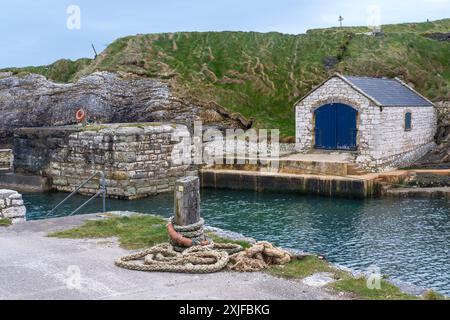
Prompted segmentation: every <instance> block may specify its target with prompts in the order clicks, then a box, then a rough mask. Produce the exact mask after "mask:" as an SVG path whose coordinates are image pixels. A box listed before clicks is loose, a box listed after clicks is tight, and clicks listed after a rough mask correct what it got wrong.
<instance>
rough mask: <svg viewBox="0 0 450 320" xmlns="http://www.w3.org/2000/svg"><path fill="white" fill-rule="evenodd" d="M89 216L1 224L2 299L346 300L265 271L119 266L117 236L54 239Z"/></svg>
mask: <svg viewBox="0 0 450 320" xmlns="http://www.w3.org/2000/svg"><path fill="white" fill-rule="evenodd" d="M93 217H95V216H93V215H85V216H75V217H67V218H58V219H51V220H46V221H31V222H26V223H22V224H17V225H14V226H11V227H7V228H5V227H0V299H344V298H345V297H344V296H341V295H338V294H336V293H333V292H330V291H328V290H327V289H324V288H317V287H313V286H308V285H307V284H304V283H302V282H301V281H290V280H284V279H278V278H275V277H272V276H269V275H267V274H264V273H237V272H228V271H224V272H219V273H215V274H207V275H194V274H172V273H148V272H139V271H130V270H125V269H121V268H118V267H116V266H115V265H114V263H113V262H114V260H115V259H116V258H117V257H119V256H122V255H126V254H129V251H127V250H124V249H122V248H120V247H119V246H118V245H117V241H116V240H115V239H101V240H100V239H97V240H93V239H83V240H73V239H56V238H49V237H46V234H47V233H48V232H51V231H55V230H62V229H67V228H71V227H74V226H77V225H80V224H81V223H82V222H83V221H84V220H85V219H87V218H93Z"/></svg>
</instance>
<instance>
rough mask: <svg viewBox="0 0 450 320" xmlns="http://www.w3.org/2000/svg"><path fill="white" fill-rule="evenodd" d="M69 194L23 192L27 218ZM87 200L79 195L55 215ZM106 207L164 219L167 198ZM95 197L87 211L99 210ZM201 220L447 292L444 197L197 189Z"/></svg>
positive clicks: (448, 225) (449, 212)
mask: <svg viewBox="0 0 450 320" xmlns="http://www.w3.org/2000/svg"><path fill="white" fill-rule="evenodd" d="M65 196H66V194H61V193H49V194H25V195H24V200H25V205H26V206H27V210H28V212H27V217H28V219H39V218H42V217H43V216H44V215H45V214H46V212H48V211H49V210H50V209H51V208H52V207H54V206H55V205H56V204H57V203H58V202H59V201H60V200H62V199H63V198H64V197H65ZM86 199H87V198H86V197H82V196H76V198H75V200H74V201H72V202H71V205H70V206H66V207H65V208H62V209H61V210H59V214H63V213H64V212H70V211H72V210H70V209H73V208H75V206H76V205H77V204H81V203H82V202H83V201H85V200H86ZM107 206H108V210H129V211H137V212H143V213H154V214H160V215H163V216H166V217H167V216H169V215H170V214H171V212H172V208H173V197H172V194H164V195H159V196H156V197H153V198H148V199H142V200H137V201H133V202H129V201H120V200H108V201H107ZM100 208H101V202H100V200H96V201H95V203H94V204H92V205H91V206H89V207H88V208H86V210H85V211H84V213H88V212H98V211H99V209H100ZM202 215H203V216H204V217H205V219H206V220H207V223H208V224H209V225H211V226H214V227H219V228H223V229H228V230H232V231H235V232H240V233H242V234H244V235H246V236H250V237H253V238H255V239H257V240H258V239H259V240H268V241H271V242H274V243H275V244H277V245H279V246H283V247H287V248H294V249H300V250H304V251H308V252H313V253H318V254H323V255H325V256H326V257H327V259H328V260H329V261H331V262H334V263H338V264H340V265H343V266H346V267H349V268H351V269H354V270H358V271H366V269H367V268H368V267H369V266H371V265H375V266H377V267H379V268H380V269H381V273H383V274H386V275H389V276H390V277H391V278H393V279H397V280H401V281H405V282H409V283H413V284H415V285H418V286H421V287H427V288H433V289H435V290H438V291H440V292H442V293H445V294H447V295H450V254H449V247H450V202H449V201H448V200H444V199H441V200H440V199H433V200H428V199H426V200H425V199H424V200H422V199H401V200H399V199H368V200H346V199H329V198H321V197H307V196H299V195H295V194H278V193H254V192H246V191H230V190H217V191H216V190H209V189H206V190H202Z"/></svg>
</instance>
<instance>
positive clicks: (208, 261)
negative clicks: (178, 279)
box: [115, 217, 291, 273]
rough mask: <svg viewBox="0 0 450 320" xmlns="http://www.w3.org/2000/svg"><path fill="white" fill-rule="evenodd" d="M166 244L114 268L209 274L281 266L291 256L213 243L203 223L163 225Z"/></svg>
mask: <svg viewBox="0 0 450 320" xmlns="http://www.w3.org/2000/svg"><path fill="white" fill-rule="evenodd" d="M167 230H168V234H169V239H170V243H163V244H159V245H156V246H154V247H152V248H150V249H147V250H144V251H141V252H138V253H135V254H131V255H128V256H125V257H122V258H119V259H117V260H116V262H115V264H116V265H117V266H118V267H121V268H125V269H130V270H138V271H159V272H182V273H212V272H218V271H220V270H223V269H225V268H227V269H229V270H236V271H244V272H246V271H259V270H262V269H264V268H267V267H268V266H270V265H272V264H285V263H287V262H289V261H290V259H291V254H290V253H288V252H287V251H284V250H282V249H279V248H276V247H274V246H273V245H272V244H270V243H268V242H257V243H256V244H255V245H254V246H252V247H251V248H249V249H247V250H245V251H244V249H243V247H242V246H241V245H239V244H235V243H214V242H213V241H212V240H211V239H208V238H207V237H206V236H205V235H204V220H203V219H200V221H198V222H196V223H194V224H190V225H186V226H178V225H176V224H174V218H173V217H171V218H170V219H169V223H168V224H167Z"/></svg>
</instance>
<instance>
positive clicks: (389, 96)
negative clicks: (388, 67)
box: [340, 76, 433, 107]
mask: <svg viewBox="0 0 450 320" xmlns="http://www.w3.org/2000/svg"><path fill="white" fill-rule="evenodd" d="M340 77H341V78H343V79H344V80H346V81H347V82H349V83H350V84H352V85H353V86H354V87H356V88H357V89H359V90H360V91H361V92H362V93H364V94H365V95H366V96H367V97H369V98H372V99H373V100H375V101H376V102H378V104H379V105H380V106H389V107H403V106H409V107H422V106H423V107H432V106H433V103H432V102H431V101H430V100H428V99H426V98H424V97H423V96H421V95H420V94H419V93H418V92H416V91H415V90H413V89H412V88H410V87H409V86H407V85H406V84H404V83H403V82H402V81H400V80H399V79H384V78H369V77H355V76H340Z"/></svg>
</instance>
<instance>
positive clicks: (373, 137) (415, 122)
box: [296, 77, 436, 172]
mask: <svg viewBox="0 0 450 320" xmlns="http://www.w3.org/2000/svg"><path fill="white" fill-rule="evenodd" d="M327 103H344V104H347V105H350V106H352V107H353V108H355V109H356V110H357V111H358V116H357V129H358V134H357V146H358V150H357V152H356V153H355V158H356V160H355V161H356V163H357V164H358V165H359V166H360V167H361V168H363V169H365V170H367V171H372V172H376V171H385V170H389V169H392V168H398V167H403V166H408V165H410V164H412V163H413V162H414V161H415V160H417V159H418V158H420V157H421V156H423V155H424V154H425V153H426V152H428V151H429V150H430V149H431V148H433V146H434V142H433V138H434V133H435V132H436V114H435V110H434V108H431V107H410V108H408V107H384V108H380V107H378V106H377V105H376V104H375V103H374V102H372V101H371V100H370V99H368V98H367V97H365V96H364V95H363V94H361V93H359V92H358V91H357V90H355V89H354V88H353V87H352V86H350V85H349V84H348V83H346V82H345V81H343V80H342V79H340V78H338V77H333V78H331V79H330V80H328V81H327V82H326V83H325V84H323V85H322V86H321V87H319V88H318V89H316V90H315V91H313V92H312V93H311V94H310V95H308V96H307V97H306V98H305V99H303V100H302V101H300V102H299V104H298V105H297V106H296V148H297V150H298V151H301V152H308V151H310V150H311V149H313V148H314V144H315V142H314V111H315V109H317V108H319V107H321V106H323V105H324V104H327ZM406 112H411V113H412V130H411V131H405V129H404V114H405V113H406Z"/></svg>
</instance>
